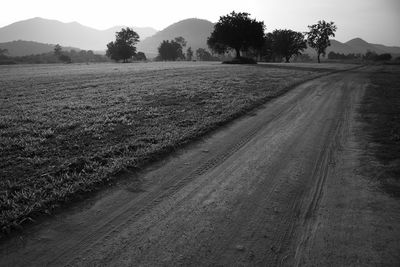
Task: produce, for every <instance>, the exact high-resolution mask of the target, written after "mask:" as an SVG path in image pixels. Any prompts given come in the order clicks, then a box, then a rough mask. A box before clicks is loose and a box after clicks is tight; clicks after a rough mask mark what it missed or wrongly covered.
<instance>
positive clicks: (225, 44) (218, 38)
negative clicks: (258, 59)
mask: <svg viewBox="0 0 400 267" xmlns="http://www.w3.org/2000/svg"><path fill="white" fill-rule="evenodd" d="M249 16H250V14H249V13H245V12H244V13H240V12H239V13H236V12H234V11H233V12H232V13H230V14H228V15H226V16H222V17H220V19H219V21H218V22H217V23H216V24H215V25H214V31H213V32H212V33H211V36H210V37H209V38H208V40H207V44H208V46H209V47H210V49H212V50H213V51H214V52H217V53H221V54H222V53H225V52H226V51H228V50H229V49H233V50H234V51H235V52H236V58H240V51H247V50H248V49H249V48H255V49H260V48H261V47H262V45H263V43H264V28H265V26H264V22H262V21H256V20H255V19H251V18H250V17H249Z"/></svg>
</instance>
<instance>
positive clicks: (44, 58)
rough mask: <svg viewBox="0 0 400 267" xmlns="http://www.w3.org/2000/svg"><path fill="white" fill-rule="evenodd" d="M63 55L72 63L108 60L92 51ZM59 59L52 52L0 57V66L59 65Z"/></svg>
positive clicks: (68, 52) (64, 53)
mask: <svg viewBox="0 0 400 267" xmlns="http://www.w3.org/2000/svg"><path fill="white" fill-rule="evenodd" d="M63 55H64V56H66V57H69V59H70V62H72V63H89V62H107V61H109V59H108V58H107V57H106V56H103V55H97V54H94V53H93V51H91V50H89V51H86V50H80V51H79V52H76V51H75V50H71V51H64V52H63ZM59 62H60V58H59V57H58V56H56V55H55V54H54V52H49V53H44V54H37V55H29V56H21V57H9V56H0V65H11V64H51V63H59Z"/></svg>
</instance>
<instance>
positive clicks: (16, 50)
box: [0, 40, 80, 57]
mask: <svg viewBox="0 0 400 267" xmlns="http://www.w3.org/2000/svg"><path fill="white" fill-rule="evenodd" d="M54 46H55V45H54V44H43V43H38V42H33V41H22V40H18V41H12V42H6V43H0V48H1V49H7V52H8V53H7V54H6V55H7V56H12V57H18V56H27V55H36V54H43V53H48V52H53V51H54ZM63 50H64V51H70V50H75V51H79V50H80V49H79V48H74V47H63Z"/></svg>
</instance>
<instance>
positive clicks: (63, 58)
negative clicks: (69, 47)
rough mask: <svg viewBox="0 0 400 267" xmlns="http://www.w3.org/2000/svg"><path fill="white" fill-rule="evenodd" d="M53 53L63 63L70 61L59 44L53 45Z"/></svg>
mask: <svg viewBox="0 0 400 267" xmlns="http://www.w3.org/2000/svg"><path fill="white" fill-rule="evenodd" d="M54 55H56V56H57V58H58V60H60V61H61V62H64V63H71V62H72V60H71V58H70V57H69V56H68V55H65V54H64V53H63V51H62V47H61V45H59V44H56V45H55V46H54Z"/></svg>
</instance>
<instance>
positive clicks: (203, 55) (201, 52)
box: [196, 48, 219, 61]
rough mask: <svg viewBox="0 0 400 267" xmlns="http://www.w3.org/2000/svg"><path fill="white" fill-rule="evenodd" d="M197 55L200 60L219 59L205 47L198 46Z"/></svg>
mask: <svg viewBox="0 0 400 267" xmlns="http://www.w3.org/2000/svg"><path fill="white" fill-rule="evenodd" d="M196 57H197V59H198V60H200V61H216V60H219V58H217V57H214V56H213V55H211V53H210V52H208V51H207V50H206V49H204V48H198V49H197V50H196Z"/></svg>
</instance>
